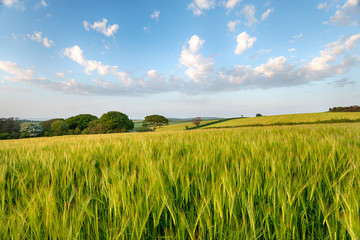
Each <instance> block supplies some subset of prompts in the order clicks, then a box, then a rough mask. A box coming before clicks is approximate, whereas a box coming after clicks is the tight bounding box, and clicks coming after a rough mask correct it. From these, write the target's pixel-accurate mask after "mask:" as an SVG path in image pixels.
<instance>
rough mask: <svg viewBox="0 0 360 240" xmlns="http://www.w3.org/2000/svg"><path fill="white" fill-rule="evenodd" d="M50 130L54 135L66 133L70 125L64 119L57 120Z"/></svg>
mask: <svg viewBox="0 0 360 240" xmlns="http://www.w3.org/2000/svg"><path fill="white" fill-rule="evenodd" d="M50 130H51V133H52V135H53V136H61V135H66V134H67V133H68V130H69V125H67V123H66V122H65V121H64V120H57V121H55V122H53V123H52V124H51V127H50Z"/></svg>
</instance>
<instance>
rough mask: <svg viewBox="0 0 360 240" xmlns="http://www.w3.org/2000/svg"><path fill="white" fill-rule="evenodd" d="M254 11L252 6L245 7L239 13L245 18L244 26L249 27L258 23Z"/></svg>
mask: <svg viewBox="0 0 360 240" xmlns="http://www.w3.org/2000/svg"><path fill="white" fill-rule="evenodd" d="M255 11H256V10H255V6H254V5H246V6H245V7H244V8H243V9H242V10H241V12H240V13H241V14H244V15H245V18H246V20H247V24H246V25H247V26H249V27H251V26H252V25H254V24H256V23H258V22H259V21H258V20H257V19H256V17H255Z"/></svg>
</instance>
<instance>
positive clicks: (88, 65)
mask: <svg viewBox="0 0 360 240" xmlns="http://www.w3.org/2000/svg"><path fill="white" fill-rule="evenodd" d="M63 54H64V55H65V56H67V57H69V58H70V59H71V60H73V61H74V62H76V63H78V64H80V65H81V66H83V67H84V71H85V73H86V74H88V75H89V76H90V75H91V74H92V72H94V71H96V72H97V73H98V74H99V75H101V76H105V75H109V74H112V75H114V76H116V77H117V78H118V79H119V80H121V81H122V82H123V83H125V84H126V85H131V80H130V79H128V78H127V74H126V73H125V72H119V71H118V68H119V67H118V66H110V65H104V64H103V63H102V62H100V61H96V60H87V59H86V58H85V57H84V56H83V51H82V50H81V48H80V47H79V46H77V45H75V46H73V47H71V48H66V49H65V51H64V53H63Z"/></svg>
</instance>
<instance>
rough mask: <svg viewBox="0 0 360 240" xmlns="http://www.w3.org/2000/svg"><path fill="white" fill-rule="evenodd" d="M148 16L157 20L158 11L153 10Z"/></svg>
mask: <svg viewBox="0 0 360 240" xmlns="http://www.w3.org/2000/svg"><path fill="white" fill-rule="evenodd" d="M150 17H151V18H152V19H156V20H157V21H159V17H160V11H156V10H155V11H154V12H153V13H152V14H151V15H150Z"/></svg>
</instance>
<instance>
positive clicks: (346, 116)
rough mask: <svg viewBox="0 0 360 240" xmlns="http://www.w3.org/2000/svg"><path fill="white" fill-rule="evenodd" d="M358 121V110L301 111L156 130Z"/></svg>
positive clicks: (177, 125) (359, 113)
mask: <svg viewBox="0 0 360 240" xmlns="http://www.w3.org/2000/svg"><path fill="white" fill-rule="evenodd" d="M351 121H359V122H360V112H324V113H301V114H287V115H274V116H264V117H252V118H228V119H216V120H208V121H202V122H201V124H200V126H199V127H198V128H195V126H194V125H193V124H192V123H191V122H187V123H181V124H174V125H171V126H165V127H162V128H160V129H158V130H157V131H179V130H185V129H186V126H188V128H190V129H208V128H231V127H246V126H269V125H293V124H311V123H332V122H351Z"/></svg>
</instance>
